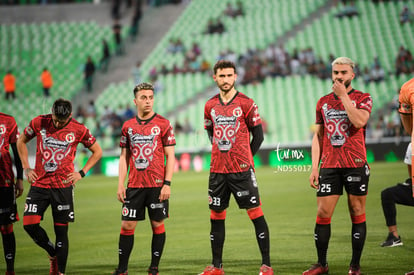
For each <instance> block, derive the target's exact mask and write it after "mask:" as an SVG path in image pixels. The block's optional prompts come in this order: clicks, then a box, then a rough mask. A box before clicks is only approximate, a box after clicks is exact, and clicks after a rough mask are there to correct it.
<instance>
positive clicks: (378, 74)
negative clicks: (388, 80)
mask: <svg viewBox="0 0 414 275" xmlns="http://www.w3.org/2000/svg"><path fill="white" fill-rule="evenodd" d="M370 75H371V81H374V82H376V83H378V82H380V81H383V80H384V78H385V71H384V69H383V68H382V67H380V65H378V64H377V65H375V67H374V68H372V69H371V73H370Z"/></svg>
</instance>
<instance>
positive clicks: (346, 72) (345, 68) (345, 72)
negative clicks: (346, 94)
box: [332, 64, 355, 88]
mask: <svg viewBox="0 0 414 275" xmlns="http://www.w3.org/2000/svg"><path fill="white" fill-rule="evenodd" d="M354 77H355V74H354V70H353V69H352V68H351V66H350V65H346V64H341V65H339V64H336V65H334V66H333V67H332V82H335V80H338V81H339V82H341V83H344V85H345V87H347V88H348V87H349V85H351V82H352V79H354Z"/></svg>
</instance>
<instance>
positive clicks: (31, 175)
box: [24, 168, 38, 184]
mask: <svg viewBox="0 0 414 275" xmlns="http://www.w3.org/2000/svg"><path fill="white" fill-rule="evenodd" d="M24 173H25V175H26V177H27V180H28V181H29V182H30V184H31V183H33V182H35V181H36V180H37V178H38V176H37V174H36V172H35V171H34V170H33V169H32V168H26V169H24Z"/></svg>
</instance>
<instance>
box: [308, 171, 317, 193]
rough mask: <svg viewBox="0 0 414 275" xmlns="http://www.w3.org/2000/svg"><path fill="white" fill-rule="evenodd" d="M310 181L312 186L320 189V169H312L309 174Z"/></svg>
mask: <svg viewBox="0 0 414 275" xmlns="http://www.w3.org/2000/svg"><path fill="white" fill-rule="evenodd" d="M309 183H310V186H311V187H312V188H315V189H318V186H319V171H318V170H316V171H312V173H311V174H310V176H309Z"/></svg>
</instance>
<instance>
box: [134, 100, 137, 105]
mask: <svg viewBox="0 0 414 275" xmlns="http://www.w3.org/2000/svg"><path fill="white" fill-rule="evenodd" d="M134 105H135V106H137V99H136V98H134Z"/></svg>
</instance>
